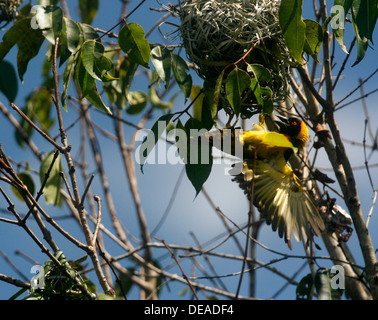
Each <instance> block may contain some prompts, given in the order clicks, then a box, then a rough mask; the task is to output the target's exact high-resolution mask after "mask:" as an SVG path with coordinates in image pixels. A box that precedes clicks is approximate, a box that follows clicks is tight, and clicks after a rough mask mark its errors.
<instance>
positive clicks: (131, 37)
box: [118, 23, 151, 68]
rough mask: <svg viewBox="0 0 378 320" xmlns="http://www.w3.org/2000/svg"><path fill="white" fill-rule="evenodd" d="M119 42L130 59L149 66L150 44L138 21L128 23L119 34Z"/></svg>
mask: <svg viewBox="0 0 378 320" xmlns="http://www.w3.org/2000/svg"><path fill="white" fill-rule="evenodd" d="M118 43H119V46H120V47H121V49H122V51H123V52H125V53H127V54H128V56H129V58H130V60H132V61H133V62H135V63H138V64H140V65H142V66H144V67H146V68H149V61H150V54H151V49H150V44H149V43H148V41H147V40H146V38H145V33H144V30H143V28H142V27H141V26H140V25H139V24H137V23H130V24H128V23H126V25H125V26H124V27H123V28H122V29H121V30H120V32H119V34H118Z"/></svg>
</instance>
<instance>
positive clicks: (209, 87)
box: [203, 70, 224, 129]
mask: <svg viewBox="0 0 378 320" xmlns="http://www.w3.org/2000/svg"><path fill="white" fill-rule="evenodd" d="M223 76H224V70H223V71H222V72H221V74H220V75H219V76H218V78H217V80H216V81H215V84H214V83H213V82H212V81H210V80H208V79H205V81H204V83H203V92H204V94H205V99H204V103H205V105H206V108H205V111H206V110H208V114H209V115H210V118H211V120H212V121H213V123H214V124H215V125H216V126H217V115H218V104H219V95H220V90H221V88H222V83H223ZM205 127H206V128H208V127H207V126H205ZM208 129H210V128H208Z"/></svg>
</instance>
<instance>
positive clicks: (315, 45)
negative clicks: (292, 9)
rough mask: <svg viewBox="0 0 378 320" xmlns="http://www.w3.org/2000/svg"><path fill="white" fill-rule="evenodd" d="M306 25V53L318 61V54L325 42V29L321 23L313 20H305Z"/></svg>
mask: <svg viewBox="0 0 378 320" xmlns="http://www.w3.org/2000/svg"><path fill="white" fill-rule="evenodd" d="M304 22H305V24H306V40H305V44H304V48H303V49H304V51H305V52H306V53H307V54H309V55H311V56H313V58H314V59H315V60H316V61H318V58H317V56H318V53H319V50H320V47H321V45H322V42H323V29H322V27H321V25H320V24H319V23H317V22H316V21H313V20H308V19H306V20H304Z"/></svg>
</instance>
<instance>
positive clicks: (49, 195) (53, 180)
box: [39, 152, 63, 206]
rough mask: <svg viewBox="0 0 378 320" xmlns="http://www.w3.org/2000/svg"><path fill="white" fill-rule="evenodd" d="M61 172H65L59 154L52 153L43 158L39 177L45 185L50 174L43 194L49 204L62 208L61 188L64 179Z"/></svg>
mask: <svg viewBox="0 0 378 320" xmlns="http://www.w3.org/2000/svg"><path fill="white" fill-rule="evenodd" d="M55 156H56V158H55ZM54 159H55V161H54ZM53 161H54V162H53ZM50 167H51V170H50ZM49 170H50V172H49ZM61 171H63V167H62V163H61V159H60V154H59V153H58V154H55V152H50V153H49V154H48V155H46V156H45V157H44V158H43V160H42V162H41V167H40V171H39V176H40V180H41V183H43V182H44V181H45V179H46V174H47V173H49V175H48V179H47V181H46V184H45V187H44V188H43V194H44V196H45V200H46V203H47V204H53V205H54V206H56V205H57V206H62V199H61V195H60V188H61V186H62V183H63V179H62V177H61V176H60V175H59V172H61Z"/></svg>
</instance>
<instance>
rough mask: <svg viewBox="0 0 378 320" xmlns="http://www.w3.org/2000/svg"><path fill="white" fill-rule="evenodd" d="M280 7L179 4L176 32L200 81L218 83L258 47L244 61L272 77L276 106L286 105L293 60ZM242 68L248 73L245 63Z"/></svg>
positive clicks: (232, 0)
mask: <svg viewBox="0 0 378 320" xmlns="http://www.w3.org/2000/svg"><path fill="white" fill-rule="evenodd" d="M279 6H280V2H279V1H277V0H181V1H179V5H178V12H175V13H178V15H179V17H180V21H181V25H180V26H179V30H178V31H179V33H180V37H181V39H182V43H183V46H184V47H185V49H186V52H187V55H188V57H189V59H190V60H191V61H192V62H194V63H195V64H196V65H197V66H198V74H199V76H201V77H202V78H204V79H210V80H211V79H216V78H217V77H218V76H219V74H220V73H221V72H222V70H223V69H224V68H225V67H226V66H229V65H231V64H233V63H235V62H236V61H238V60H239V59H240V58H242V57H243V56H244V55H245V54H246V52H247V51H248V50H249V49H250V48H251V47H254V48H253V50H252V51H251V53H250V54H249V55H248V56H247V57H246V58H245V61H246V62H248V63H258V64H261V65H263V66H265V67H266V68H267V69H269V70H270V71H271V74H272V87H271V89H272V90H273V92H274V96H275V100H276V101H278V100H283V99H284V98H285V97H286V96H287V79H288V77H287V72H288V62H289V61H290V60H291V57H290V53H289V51H288V49H287V47H286V45H285V41H284V39H283V36H282V33H281V30H280V26H279V22H278V10H279ZM238 67H239V68H244V69H246V65H245V64H244V63H240V64H239V65H238ZM228 69H229V70H228V71H231V70H232V68H228Z"/></svg>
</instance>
